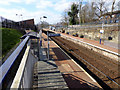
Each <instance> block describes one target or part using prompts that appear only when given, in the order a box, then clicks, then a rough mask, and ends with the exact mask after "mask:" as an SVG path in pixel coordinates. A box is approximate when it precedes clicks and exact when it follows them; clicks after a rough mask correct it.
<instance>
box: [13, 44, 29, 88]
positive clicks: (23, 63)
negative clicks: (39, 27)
mask: <svg viewBox="0 0 120 90" xmlns="http://www.w3.org/2000/svg"><path fill="white" fill-rule="evenodd" d="M29 50H30V42H28V45H27V48H26V50H25V54H24V56H23V58H22V60H21V63H20V66H19V69H18V71H17V73H16V76H15V78H14V80H13V83H12V85H11V89H13V88H20V84H21V80H22V77H23V74H24V70H25V66H26V62H27V58H28V54H29Z"/></svg>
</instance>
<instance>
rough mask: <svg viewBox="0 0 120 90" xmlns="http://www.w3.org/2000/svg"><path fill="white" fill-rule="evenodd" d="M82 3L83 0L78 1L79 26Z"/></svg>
mask: <svg viewBox="0 0 120 90" xmlns="http://www.w3.org/2000/svg"><path fill="white" fill-rule="evenodd" d="M82 2H83V0H79V24H81V23H82Z"/></svg>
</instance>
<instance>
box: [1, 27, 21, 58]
mask: <svg viewBox="0 0 120 90" xmlns="http://www.w3.org/2000/svg"><path fill="white" fill-rule="evenodd" d="M21 36H22V33H21V32H19V31H18V30H16V29H10V28H2V57H4V56H5V55H6V54H7V53H8V52H9V51H10V49H12V48H13V47H14V46H15V45H16V44H17V43H19V42H20V37H21Z"/></svg>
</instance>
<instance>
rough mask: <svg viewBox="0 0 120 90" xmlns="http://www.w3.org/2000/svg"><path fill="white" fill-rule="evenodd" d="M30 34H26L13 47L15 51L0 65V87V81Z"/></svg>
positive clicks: (0, 82)
mask: <svg viewBox="0 0 120 90" xmlns="http://www.w3.org/2000/svg"><path fill="white" fill-rule="evenodd" d="M29 37H30V36H27V37H26V38H25V39H24V40H23V41H22V42H21V44H20V45H19V46H18V47H17V48H16V49H15V51H14V52H13V53H12V54H11V55H10V56H9V57H8V58H7V60H6V61H5V62H4V63H3V64H2V65H1V67H0V72H1V73H2V75H1V77H0V88H1V86H2V82H3V80H4V78H5V76H6V75H7V73H8V72H9V70H10V68H11V67H12V65H13V63H14V62H15V61H16V58H17V57H18V56H19V54H20V52H21V51H22V49H23V48H24V46H25V45H26V43H27V41H28V40H29Z"/></svg>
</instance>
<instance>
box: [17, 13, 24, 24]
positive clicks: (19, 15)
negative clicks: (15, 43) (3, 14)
mask: <svg viewBox="0 0 120 90" xmlns="http://www.w3.org/2000/svg"><path fill="white" fill-rule="evenodd" d="M16 16H18V17H19V26H20V25H21V24H20V17H22V16H23V15H22V14H16Z"/></svg>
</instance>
